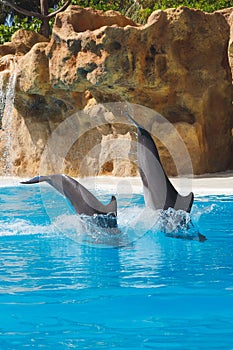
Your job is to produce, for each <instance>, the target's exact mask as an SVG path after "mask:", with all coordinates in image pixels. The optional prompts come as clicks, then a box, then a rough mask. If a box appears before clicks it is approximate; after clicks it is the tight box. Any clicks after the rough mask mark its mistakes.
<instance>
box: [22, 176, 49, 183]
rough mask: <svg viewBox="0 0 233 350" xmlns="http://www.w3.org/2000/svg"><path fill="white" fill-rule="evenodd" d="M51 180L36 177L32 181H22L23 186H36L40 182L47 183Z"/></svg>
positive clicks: (45, 177) (44, 177)
mask: <svg viewBox="0 0 233 350" xmlns="http://www.w3.org/2000/svg"><path fill="white" fill-rule="evenodd" d="M48 179H49V177H48V176H35V177H33V178H32V179H30V180H28V181H21V182H20V183H21V184H26V185H28V184H36V183H38V182H43V181H47V180H48Z"/></svg>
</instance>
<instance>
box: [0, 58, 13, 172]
mask: <svg viewBox="0 0 233 350" xmlns="http://www.w3.org/2000/svg"><path fill="white" fill-rule="evenodd" d="M16 78H17V65H16V62H15V61H13V60H11V61H10V68H9V78H8V81H7V84H4V76H3V74H0V118H1V122H2V136H1V141H2V142H1V143H2V145H3V155H2V157H3V164H4V165H3V170H2V175H4V176H9V175H12V158H11V151H10V149H11V140H12V124H13V112H14V99H15V84H16Z"/></svg>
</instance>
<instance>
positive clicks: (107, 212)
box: [21, 174, 117, 228]
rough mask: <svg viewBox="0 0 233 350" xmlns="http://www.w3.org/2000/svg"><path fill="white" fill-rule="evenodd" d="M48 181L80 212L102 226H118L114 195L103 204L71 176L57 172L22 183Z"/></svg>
mask: <svg viewBox="0 0 233 350" xmlns="http://www.w3.org/2000/svg"><path fill="white" fill-rule="evenodd" d="M38 182H47V183H48V184H49V185H51V186H52V187H54V188H55V189H56V190H57V191H58V192H60V193H61V194H62V195H63V196H65V197H66V198H67V199H68V200H69V202H70V203H71V204H72V206H73V208H74V209H75V211H76V212H77V213H78V214H84V215H88V216H93V217H94V223H96V224H97V225H98V226H101V227H108V228H113V227H117V201H116V198H115V197H114V196H112V198H111V201H110V203H109V204H107V205H104V204H102V203H101V202H100V201H99V200H98V199H97V198H96V197H95V196H94V195H93V194H92V193H91V192H90V191H88V190H87V189H86V188H85V187H84V186H83V185H81V184H80V183H79V182H78V181H76V180H74V179H72V178H71V177H69V176H66V175H62V174H55V175H50V176H36V177H34V178H32V179H30V180H28V181H22V182H21V183H22V184H35V183H38Z"/></svg>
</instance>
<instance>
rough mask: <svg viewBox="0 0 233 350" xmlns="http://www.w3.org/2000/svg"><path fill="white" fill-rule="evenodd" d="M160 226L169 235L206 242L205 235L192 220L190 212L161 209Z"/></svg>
mask: <svg viewBox="0 0 233 350" xmlns="http://www.w3.org/2000/svg"><path fill="white" fill-rule="evenodd" d="M158 227H159V230H160V231H161V232H163V233H164V234H165V235H166V236H168V237H173V238H183V239H188V240H197V241H200V242H204V241H205V240H206V237H205V236H203V235H202V234H201V233H200V232H199V230H198V228H197V227H196V226H195V225H194V223H193V222H192V220H191V216H190V214H189V213H187V212H186V211H183V210H175V209H173V208H169V209H167V210H161V212H160V218H159V221H158Z"/></svg>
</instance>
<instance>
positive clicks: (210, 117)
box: [0, 6, 233, 176]
mask: <svg viewBox="0 0 233 350" xmlns="http://www.w3.org/2000/svg"><path fill="white" fill-rule="evenodd" d="M232 16H233V12H232V9H228V10H227V11H225V12H220V13H213V14H208V13H204V12H202V11H198V10H192V9H188V8H185V7H181V8H178V9H168V10H165V11H156V12H154V13H153V14H152V15H151V16H150V17H149V19H148V22H147V24H146V25H144V26H139V25H137V24H135V23H133V22H132V21H131V20H130V19H128V18H126V17H124V16H122V15H120V14H119V13H117V12H113V11H108V12H101V11H94V10H92V9H83V8H80V7H77V6H70V7H69V8H68V9H67V10H66V11H64V12H63V13H59V14H58V15H57V17H56V20H55V23H54V27H53V32H52V37H51V39H50V40H49V41H47V39H45V38H43V37H42V36H40V35H38V34H35V33H32V32H27V31H24V30H19V31H18V32H17V33H16V34H15V35H14V36H13V38H12V41H11V43H8V44H5V45H2V46H0V57H1V59H0V78H1V79H2V80H3V81H6V80H7V77H9V74H10V71H9V62H10V61H12V60H14V61H17V70H18V72H17V83H16V88H15V101H14V116H13V120H12V122H11V130H12V131H11V136H12V137H11V144H10V153H11V161H12V164H13V167H12V170H13V173H14V174H16V175H21V176H22V175H23V176H26V175H28V176H31V175H34V174H36V173H38V172H44V173H45V172H54V171H56V172H57V171H60V172H66V173H68V174H71V175H75V176H76V175H97V174H113V175H121V176H126V175H136V174H137V164H136V135H135V128H134V127H133V126H131V125H129V123H128V122H127V119H126V118H124V117H123V116H122V113H120V114H119V113H117V112H116V111H115V112H116V113H113V110H114V108H115V107H114V103H116V106H119V105H118V104H117V102H121V104H120V106H122V104H125V103H126V102H127V103H129V106H130V108H133V112H134V116H135V117H136V119H137V121H138V122H140V123H141V124H142V125H143V126H144V127H146V128H147V129H148V130H149V131H151V132H152V134H153V135H154V137H155V139H156V141H157V144H158V148H159V152H160V154H161V158H162V162H163V164H164V167H165V169H166V171H167V172H168V174H169V175H176V174H177V173H185V172H187V171H188V172H190V168H189V169H188V168H187V159H186V157H184V156H183V155H182V154H183V153H182V150H181V149H180V147H181V146H180V143H179V142H180V139H181V140H182V144H183V145H184V146H185V148H186V149H187V150H188V154H189V155H190V158H191V164H192V168H193V171H194V173H195V174H202V173H206V172H216V171H224V170H228V169H232V167H233V157H232V150H233V138H232V128H233V110H232V100H233V99H232V94H233V91H232V75H231V67H230V64H231V65H232V40H233V39H232V30H233V29H232V28H233V23H232V18H233V17H232ZM230 33H231V37H230ZM3 86H4V84H3ZM99 103H104V104H106V103H110V107H111V108H110V109H111V111H110V112H106V111H105V112H103V107H98V108H97V109H95V108H94V107H93V106H95V105H96V104H99ZM138 105H140V106H138ZM112 106H113V108H112ZM141 106H144V108H143V107H141ZM82 110H84V111H86V112H83V111H82ZM93 111H95V112H93ZM157 112H158V113H160V115H161V116H163V117H162V118H160V117H158V118H157V116H158V114H157ZM69 123H71V124H69ZM4 132H5V131H4V130H2V134H4ZM48 145H50V146H51V145H53V146H52V148H51V147H50V148H51V149H50V150H48V149H49V147H48ZM2 147H3V146H2ZM46 147H47V148H46ZM182 147H183V146H182ZM46 149H47V154H48V153H49V154H50V155H49V158H48V156H46V157H47V158H46V157H44V155H45V153H46ZM174 152H175V153H174ZM174 154H175V156H174ZM45 158H46V160H45ZM48 159H49V160H48ZM58 164H59V165H58Z"/></svg>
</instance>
